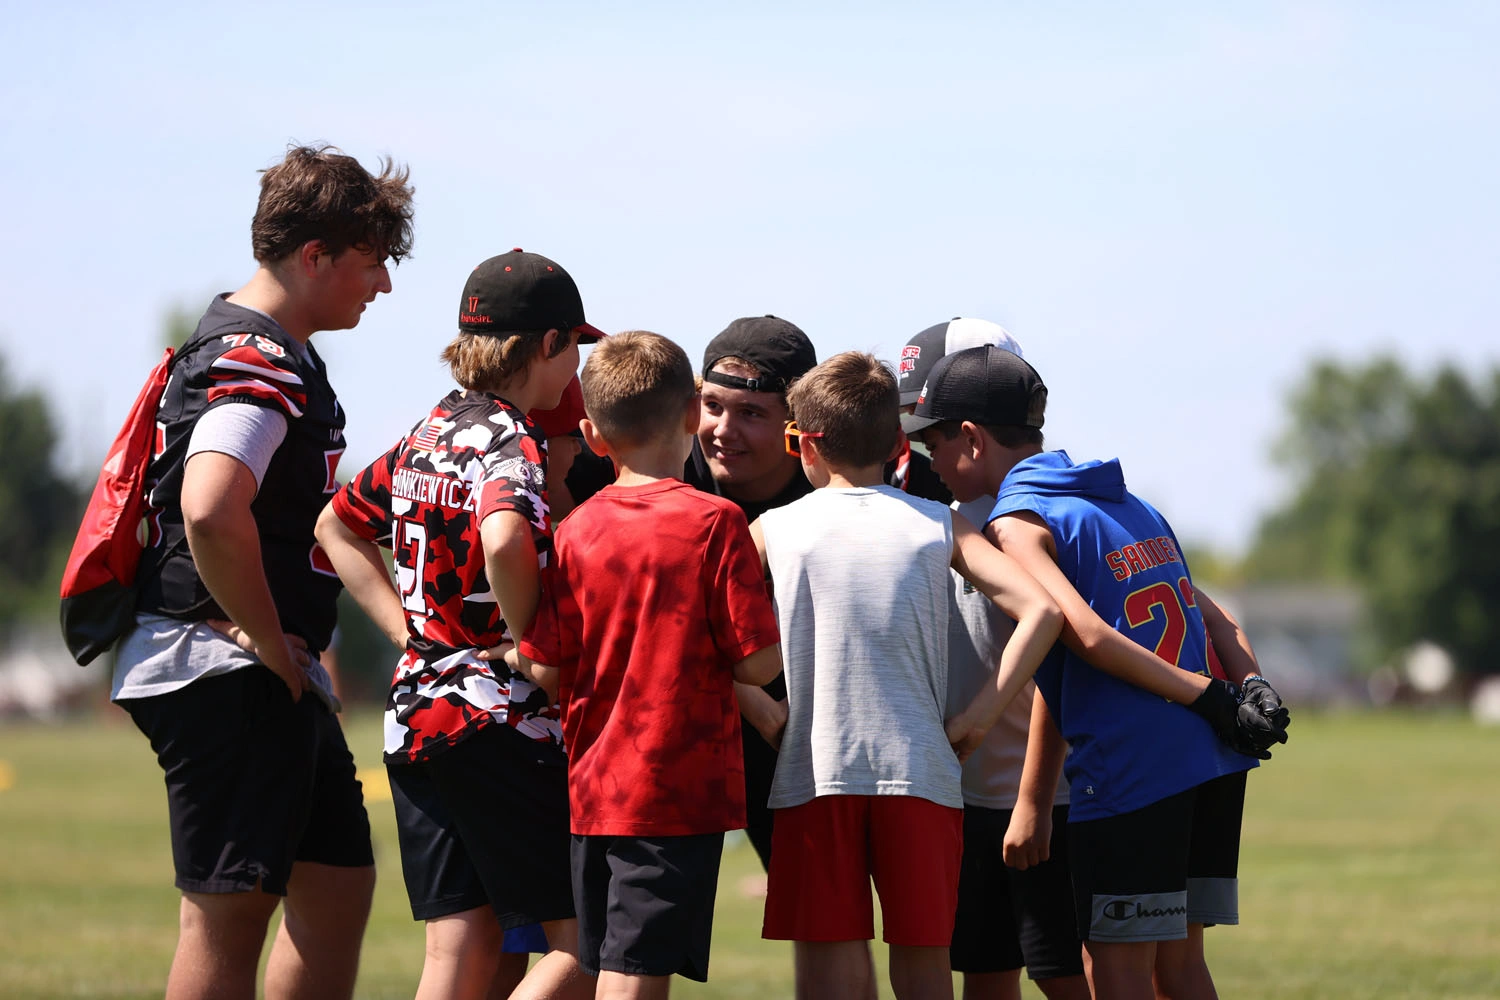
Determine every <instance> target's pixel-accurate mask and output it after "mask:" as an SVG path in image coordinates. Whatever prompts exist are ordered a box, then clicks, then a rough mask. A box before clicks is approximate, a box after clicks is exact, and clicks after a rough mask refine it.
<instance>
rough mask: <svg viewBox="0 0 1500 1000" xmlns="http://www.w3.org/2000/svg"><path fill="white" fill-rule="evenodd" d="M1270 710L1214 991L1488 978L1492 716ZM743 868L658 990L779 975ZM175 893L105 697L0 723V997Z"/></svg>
mask: <svg viewBox="0 0 1500 1000" xmlns="http://www.w3.org/2000/svg"><path fill="white" fill-rule="evenodd" d="M1292 732H1293V740H1292V743H1291V744H1290V745H1289V746H1288V747H1286V748H1284V749H1283V750H1282V751H1281V752H1280V754H1279V756H1278V758H1277V759H1276V760H1275V761H1272V762H1271V764H1270V765H1268V766H1267V767H1265V768H1264V769H1262V770H1261V771H1260V772H1259V773H1257V774H1256V775H1254V776H1252V778H1251V782H1250V797H1249V803H1248V806H1247V810H1246V820H1245V831H1244V832H1245V846H1244V850H1243V854H1242V859H1241V884H1240V893H1241V895H1240V905H1241V915H1242V920H1243V924H1242V926H1240V927H1237V928H1221V929H1217V930H1212V931H1210V932H1209V935H1208V937H1209V944H1208V947H1209V960H1210V965H1211V966H1212V968H1213V969H1214V973H1215V977H1216V979H1217V980H1218V983H1219V988H1220V993H1221V994H1222V995H1223V996H1224V997H1225V998H1233V997H1255V998H1269V997H1275V998H1277V1000H1287V998H1319V1000H1323V998H1331V997H1357V998H1398V997H1399V998H1412V1000H1416V998H1423V1000H1427V998H1438V997H1444V998H1468V1000H1481V998H1485V1000H1493V998H1496V997H1500V774H1497V771H1496V768H1497V765H1500V730H1496V729H1488V730H1485V729H1480V728H1478V727H1476V726H1474V725H1473V724H1471V723H1470V722H1469V721H1467V720H1466V719H1463V718H1461V717H1458V716H1405V715H1368V716H1331V717H1322V718H1319V717H1315V716H1312V715H1310V714H1308V713H1304V714H1302V715H1301V716H1299V717H1298V719H1297V721H1296V724H1295V725H1294V726H1293V729H1292ZM350 743H351V745H353V746H354V747H355V748H356V751H357V756H359V758H360V761H361V764H362V765H364V766H370V767H374V766H376V765H377V761H378V756H379V754H378V745H379V727H378V720H377V719H376V718H375V717H374V716H373V715H368V714H367V715H363V716H356V717H355V718H354V719H353V720H352V722H351V724H350ZM374 774H375V776H376V777H377V779H378V777H379V775H380V771H379V770H378V768H377V769H376V770H375V771H374ZM368 787H369V789H370V791H371V793H372V794H371V802H370V811H371V818H372V820H373V822H374V825H375V835H376V858H377V864H378V866H379V869H380V875H381V878H380V885H379V888H378V890H377V893H376V899H375V912H374V916H373V917H372V919H371V923H370V928H369V932H368V934H367V935H366V938H365V948H364V958H363V964H362V970H361V975H360V985H359V995H360V996H362V997H409V996H411V995H412V992H413V990H414V988H415V985H416V980H417V975H418V973H419V971H420V966H421V960H422V932H421V929H420V927H419V926H418V925H416V924H414V923H413V922H412V921H411V919H410V915H409V911H408V910H407V909H406V900H405V895H404V892H403V890H402V886H401V878H400V870H399V859H398V856H397V853H396V846H395V829H394V820H393V817H392V813H391V806H390V802H389V799H388V798H385V797H382V796H381V795H380V794H379V793H380V791H381V789H380V786H379V783H378V780H377V781H373V782H371V784H370V785H369V786H368ZM758 871H759V868H758V865H757V863H756V860H755V857H754V854H753V853H752V852H751V851H750V849H749V847H748V846H745V845H743V844H741V845H739V846H737V847H735V848H733V849H731V850H729V851H728V852H727V853H726V855H725V863H724V873H723V881H722V884H721V886H720V890H719V908H718V913H717V919H716V923H715V928H714V954H713V968H712V974H713V982H711V983H710V984H708V985H707V986H698V985H697V984H693V983H688V982H686V981H683V980H679V981H678V983H677V985H676V986H675V987H674V995H675V996H679V997H685V998H709V997H781V996H789V995H790V993H791V987H790V971H791V970H790V950H789V948H788V947H787V946H785V945H782V944H773V943H771V942H765V941H762V940H760V936H759V928H760V900H759V899H757V898H755V897H753V896H751V895H747V894H746V892H745V891H744V890H745V888H746V885H747V883H749V882H751V881H753V876H754V875H756V874H757V873H758ZM176 904H177V894H176V891H175V890H174V889H173V888H172V873H171V859H170V855H169V850H168V844H167V836H166V807H165V797H164V795H163V792H162V786H161V777H160V773H159V771H158V770H157V768H156V764H155V762H154V760H153V759H152V755H151V752H150V750H149V748H148V747H147V746H146V743H145V740H144V738H143V737H141V736H140V735H139V734H138V733H137V732H136V731H135V729H134V728H133V727H132V726H131V725H130V724H129V722H128V720H127V719H126V718H125V717H124V715H123V713H119V712H117V711H115V710H113V709H111V710H109V712H107V713H105V714H103V715H101V716H99V717H98V718H97V719H94V720H91V721H88V722H79V723H72V724H69V725H65V726H41V725H13V726H7V727H0V942H3V944H0V997H4V998H7V1000H10V998H16V1000H19V998H31V997H150V996H160V993H161V987H162V983H163V982H164V979H165V975H166V969H167V966H168V964H169V962H170V959H171V954H172V947H173V944H174V941H175V938H176V912H177V905H176ZM877 956H878V958H877V960H878V961H879V962H881V964H882V965H883V961H884V955H883V948H877ZM1027 995H1028V996H1029V997H1034V996H1040V994H1039V993H1037V992H1036V991H1034V990H1031V989H1029V988H1028V993H1027Z"/></svg>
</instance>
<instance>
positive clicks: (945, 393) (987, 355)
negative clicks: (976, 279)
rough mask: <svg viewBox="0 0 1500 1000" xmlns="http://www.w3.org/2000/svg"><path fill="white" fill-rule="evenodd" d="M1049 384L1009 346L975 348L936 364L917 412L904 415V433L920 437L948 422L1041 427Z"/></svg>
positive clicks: (923, 389) (951, 355)
mask: <svg viewBox="0 0 1500 1000" xmlns="http://www.w3.org/2000/svg"><path fill="white" fill-rule="evenodd" d="M1046 404H1047V386H1046V385H1045V384H1044V383H1043V382H1042V377H1041V376H1040V375H1038V374H1037V371H1036V369H1035V368H1033V367H1031V365H1029V364H1027V363H1026V362H1025V361H1024V360H1022V359H1021V358H1018V357H1017V356H1016V355H1014V354H1012V353H1011V352H1010V351H1007V350H1006V349H1005V348H1003V347H994V346H988V345H987V346H985V347H971V348H969V349H968V350H964V351H959V352H958V353H956V354H948V355H945V356H944V357H943V358H942V359H940V360H939V361H938V363H937V364H935V365H933V366H932V371H931V372H930V373H928V376H927V381H926V382H925V383H924V384H923V385H922V390H921V393H920V394H919V395H918V396H917V408H916V410H915V411H913V412H912V413H906V414H902V416H901V429H902V430H903V431H905V432H906V433H908V434H915V433H917V432H918V431H920V430H922V429H923V428H924V427H931V426H932V425H933V424H936V423H941V422H942V421H944V420H968V421H971V422H973V423H976V424H979V425H980V426H982V427H1040V426H1042V422H1043V419H1044V417H1043V412H1044V410H1045V408H1046Z"/></svg>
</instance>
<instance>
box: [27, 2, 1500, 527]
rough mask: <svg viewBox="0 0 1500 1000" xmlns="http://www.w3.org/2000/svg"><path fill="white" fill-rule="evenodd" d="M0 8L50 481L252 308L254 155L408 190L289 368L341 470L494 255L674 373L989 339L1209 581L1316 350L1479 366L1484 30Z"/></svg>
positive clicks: (807, 14)
mask: <svg viewBox="0 0 1500 1000" xmlns="http://www.w3.org/2000/svg"><path fill="white" fill-rule="evenodd" d="M0 8H3V9H0V14H3V22H4V23H5V25H6V27H5V28H4V30H3V31H0V149H3V150H4V152H5V155H4V157H3V158H0V189H3V190H5V191H6V192H8V194H9V201H10V205H9V206H8V209H7V211H6V213H5V227H4V228H5V232H6V234H7V236H8V238H7V239H5V240H3V241H0V345H3V347H0V349H3V353H4V356H5V359H6V362H7V366H8V368H9V371H10V373H11V377H12V378H13V379H16V380H19V381H21V382H23V383H27V384H34V385H40V386H43V387H44V388H45V389H46V390H47V391H48V393H49V394H50V395H51V397H52V398H53V400H54V401H55V403H56V406H57V410H58V412H59V414H60V415H61V416H62V418H63V424H64V434H65V441H66V444H67V446H68V450H69V454H70V456H72V457H71V458H70V460H69V464H70V466H71V467H73V468H75V469H79V470H83V469H84V468H85V467H87V466H90V465H96V463H97V461H98V459H99V457H100V456H101V455H102V451H103V449H104V446H105V444H106V443H107V441H108V438H109V437H110V436H111V435H112V434H113V432H114V430H115V428H116V426H117V424H118V422H119V420H120V419H121V417H122V416H123V414H124V410H125V408H126V407H127V406H128V404H129V401H130V400H131V399H132V398H133V397H134V394H135V391H136V389H137V388H138V386H139V382H140V380H141V378H142V376H143V375H144V373H145V371H146V369H147V368H148V367H149V365H150V363H151V362H152V361H153V360H154V358H155V356H156V354H157V353H158V352H159V341H160V329H161V325H162V320H163V316H164V314H165V313H166V312H167V311H168V310H170V309H172V308H174V307H180V308H183V309H185V310H188V311H191V312H193V313H194V314H196V313H197V312H199V311H201V309H202V307H203V304H204V303H205V302H206V300H207V298H208V297H209V296H210V295H211V294H212V293H214V292H216V291H220V290H226V289H230V288H234V287H237V286H238V285H240V284H242V283H243V282H244V280H245V279H246V278H247V277H248V276H249V275H250V273H251V271H252V270H253V268H254V262H253V261H252V260H251V257H250V252H249V221H250V216H251V214H252V213H253V212H254V207H255V197H256V193H257V188H256V181H257V175H256V170H257V169H259V168H261V167H264V166H268V165H270V164H271V163H273V162H275V161H276V160H277V159H279V158H280V156H281V154H282V152H283V151H284V150H285V147H286V145H287V143H288V141H291V140H296V141H302V142H311V141H317V140H325V141H330V142H333V143H335V144H337V145H339V146H341V147H343V148H344V149H345V150H346V151H348V152H350V153H352V154H354V155H356V156H359V157H360V158H361V159H362V160H364V161H365V162H366V163H367V164H368V163H373V162H374V159H375V158H376V157H377V156H379V155H381V154H390V155H392V156H394V157H396V158H397V159H399V160H401V161H403V162H405V163H407V164H409V165H410V167H411V172H412V180H413V183H414V184H415V186H416V188H417V243H416V252H415V256H414V257H413V258H412V259H411V260H409V261H408V262H406V263H405V264H403V265H402V266H401V267H400V269H399V270H397V271H396V272H395V274H394V276H393V280H394V284H395V291H394V293H393V294H392V295H390V296H387V297H383V298H382V299H381V300H380V301H378V302H377V303H375V304H374V305H372V306H371V307H370V308H369V310H368V311H367V312H366V313H365V318H364V320H363V322H362V323H361V324H360V326H359V327H358V328H357V329H356V330H353V331H345V332H331V333H325V334H320V335H319V336H318V337H317V338H316V339H315V340H314V344H315V345H316V346H317V347H318V348H319V350H320V351H321V352H322V353H323V354H324V356H325V357H326V358H328V359H329V362H330V366H331V367H332V370H333V377H334V384H335V386H336V387H337V388H338V390H339V392H340V396H341V397H342V398H343V400H344V402H345V405H346V407H347V409H348V411H349V413H350V428H349V435H348V437H349V441H350V450H349V453H348V455H347V456H346V459H345V461H346V463H348V465H347V466H346V468H345V470H344V471H345V472H346V473H347V472H349V471H352V470H353V468H355V467H356V466H355V463H363V462H365V461H368V460H369V459H371V458H373V457H374V456H375V455H376V454H377V453H378V452H379V451H380V450H382V449H383V448H384V447H386V446H387V445H388V444H389V443H390V442H391V441H392V440H394V439H395V437H396V436H398V435H399V434H400V433H401V432H402V431H404V430H405V428H406V427H407V426H408V425H409V424H410V423H411V422H412V420H414V419H415V418H416V417H417V416H418V415H419V414H420V413H421V412H422V411H424V410H425V408H426V407H427V406H428V405H429V404H430V403H431V402H432V401H433V400H434V399H436V398H437V396H439V395H441V394H442V393H443V392H444V391H446V388H447V386H448V381H447V376H446V372H445V371H444V370H443V369H442V368H441V367H440V366H439V365H438V363H437V361H436V357H437V353H438V351H439V350H441V348H442V346H443V344H444V343H446V341H447V339H448V338H449V336H450V335H451V334H452V332H453V330H454V324H455V322H456V309H457V304H458V297H459V291H460V289H461V287H462V284H463V280H464V277H465V275H466V274H467V273H468V271H469V269H470V268H472V267H473V265H474V264H476V263H478V262H479V261H480V260H482V259H483V258H485V257H487V256H490V255H491V254H494V253H498V252H501V251H503V250H507V249H509V248H510V247H512V246H523V247H525V248H526V249H529V250H535V251H538V252H541V253H545V254H547V255H548V256H551V257H553V258H555V259H556V260H558V261H559V262H561V263H562V264H563V265H564V266H565V267H566V268H567V269H568V270H569V271H570V272H571V273H572V274H573V276H574V278H575V279H577V281H578V283H579V286H580V288H581V289H582V292H583V298H584V304H585V306H586V309H587V311H588V314H589V319H590V320H591V321H592V322H594V323H595V324H596V325H598V326H601V327H603V328H604V329H606V330H621V329H628V328H646V329H652V330H656V331H658V332H660V333H663V334H666V335H667V336H670V337H672V338H673V339H675V340H677V341H678V342H680V343H681V344H683V346H684V347H686V348H687V349H688V352H689V354H690V356H692V357H694V358H695V359H696V358H697V357H699V356H700V355H701V351H702V348H703V346H704V345H705V344H706V343H707V341H708V339H709V338H710V337H712V336H713V335H714V334H715V333H717V332H718V331H719V330H720V329H722V328H723V327H724V326H725V325H726V324H727V323H728V321H729V320H731V319H733V318H735V317H736V316H741V315H747V314H759V313H766V312H772V313H776V314H777V315H781V316H785V317H787V318H789V319H791V320H793V321H794V322H796V323H798V324H799V325H800V326H802V328H803V329H805V330H806V331H807V332H808V334H809V335H810V336H811V337H812V339H813V342H814V343H815V344H816V345H817V347H818V351H819V356H820V357H826V356H827V355H829V354H832V353H834V352H836V351H839V350H844V349H848V348H860V349H867V350H874V351H875V352H876V353H877V354H879V355H880V356H882V357H885V358H887V359H890V358H894V357H895V355H896V354H897V352H898V350H899V347H900V345H901V344H903V343H904V342H905V341H906V339H907V338H908V337H910V336H911V335H913V334H915V333H916V332H917V331H918V330H920V329H922V328H924V327H926V326H929V325H931V324H933V323H936V322H939V321H942V320H945V319H947V318H949V317H951V316H955V315H974V316H981V317H984V318H987V319H993V320H996V321H998V322H1000V323H1002V324H1004V325H1005V326H1007V327H1008V328H1009V329H1010V330H1011V331H1012V332H1013V333H1014V334H1015V335H1016V336H1017V338H1018V339H1019V340H1020V341H1021V343H1022V344H1023V345H1024V346H1025V348H1026V352H1027V357H1028V359H1030V360H1031V361H1032V362H1033V364H1035V365H1036V367H1037V368H1038V370H1039V371H1040V372H1041V373H1042V375H1043V377H1044V378H1045V379H1046V381H1047V383H1048V386H1049V388H1050V410H1051V412H1050V413H1049V416H1048V422H1047V433H1048V441H1049V444H1050V445H1052V446H1056V447H1065V448H1067V449H1068V450H1069V451H1070V452H1071V453H1072V454H1073V455H1074V457H1075V458H1082V457H1109V456H1119V457H1120V459H1121V460H1122V462H1123V464H1124V468H1125V474H1126V478H1127V482H1128V483H1129V484H1130V485H1131V487H1132V488H1133V489H1135V490H1136V491H1137V492H1139V493H1141V494H1142V495H1144V496H1146V497H1147V498H1149V499H1151V500H1152V501H1154V502H1155V503H1156V504H1157V505H1158V506H1159V507H1161V508H1162V509H1163V510H1164V511H1165V513H1166V514H1167V516H1168V517H1169V519H1170V520H1171V521H1172V522H1173V524H1174V526H1176V528H1177V529H1178V532H1179V534H1180V535H1181V536H1182V537H1183V538H1184V539H1186V540H1193V541H1200V542H1207V543H1209V544H1212V545H1215V546H1218V547H1220V548H1224V549H1228V550H1231V551H1234V550H1239V549H1241V548H1243V546H1244V545H1245V544H1247V542H1248V540H1249V538H1250V537H1251V534H1252V532H1253V530H1254V526H1255V523H1256V521H1257V518H1258V517H1259V515H1260V514H1261V513H1263V512H1264V511H1265V510H1267V509H1268V508H1269V507H1270V506H1272V505H1273V504H1275V503H1276V502H1277V501H1278V500H1279V499H1281V498H1282V497H1283V496H1284V495H1285V490H1286V483H1285V482H1284V481H1283V480H1282V479H1281V478H1280V476H1279V475H1278V473H1277V472H1276V470H1275V468H1274V466H1273V464H1272V463H1271V460H1270V450H1271V446H1272V444H1273V442H1274V440H1275V438H1276V436H1277V434H1278V432H1279V431H1280V430H1281V429H1282V427H1283V426H1284V424H1283V420H1284V400H1285V396H1286V393H1287V392H1288V390H1289V389H1290V388H1291V387H1292V386H1293V385H1294V384H1295V382H1296V380H1297V378H1298V376H1299V375H1300V374H1301V372H1302V371H1303V370H1304V369H1305V367H1306V365H1307V364H1308V362H1309V360H1310V359H1312V358H1313V357H1316V356H1319V355H1325V354H1332V355H1334V356H1336V357H1339V358H1341V359H1344V360H1348V361H1358V360H1361V359H1363V358H1366V357H1368V356H1370V355H1371V354H1373V353H1374V352H1376V351H1380V350H1391V351H1395V352H1397V353H1398V354H1399V355H1400V356H1401V357H1402V358H1404V359H1405V360H1406V361H1408V362H1409V363H1410V364H1412V365H1413V366H1415V367H1417V368H1419V369H1426V368H1430V367H1431V366H1432V365H1434V364H1436V363H1437V362H1439V361H1444V360H1447V361H1455V362H1457V363H1460V364H1462V365H1464V366H1465V367H1467V368H1471V369H1479V368H1487V367H1489V366H1491V365H1494V364H1496V363H1497V361H1500V326H1497V322H1496V319H1495V317H1496V316H1497V315H1500V281H1497V280H1496V276H1497V274H1500V266H1497V265H1500V252H1497V249H1496V246H1497V243H1496V237H1497V234H1500V170H1497V159H1500V155H1497V154H1500V138H1497V137H1500V69H1497V60H1496V59H1495V52H1496V51H1497V50H1500V7H1495V6H1493V5H1485V4H1472V5H1465V4H1445V3H1433V4H1423V5H1414V4H1412V5H1399V6H1398V5H1386V4H1361V5H1355V4H1339V3H1315V2H1314V3H1296V4H1277V3H1267V4H1254V5H1249V4H1242V5H1233V6H1232V7H1230V6H1217V5H1216V6H1215V7H1214V8H1213V9H1209V7H1207V6H1205V5H1195V4H1186V3H1183V4H1165V5H1153V4H1138V5H1132V6H1131V8H1130V9H1129V11H1128V12H1127V11H1125V10H1124V9H1123V8H1122V7H1121V6H1120V5H1105V4H974V5H961V4H941V3H938V4H932V5H929V6H927V7H922V8H918V7H916V6H914V5H901V6H894V5H883V4H853V3H842V4H819V3H816V2H808V3H802V4H762V5H757V6H756V8H755V11H754V13H751V12H750V11H749V10H748V9H747V8H746V6H745V5H735V6H730V5H722V6H721V5H707V4H675V5H667V4H651V3H641V4H636V5H633V6H631V7H630V8H629V9H628V10H624V9H622V8H620V7H616V6H613V5H611V6H604V5H591V4H548V5H526V6H525V7H521V6H520V5H515V4H507V3H498V4H487V5H480V4H473V5H454V4H444V3H429V4H425V5H423V6H421V7H420V8H417V7H416V6H414V5H404V4H403V5H397V4H380V3H365V4H358V5H353V4H345V3H341V2H329V3H324V4H320V5H317V6H315V7H314V6H311V5H301V4H279V3H265V4H258V5H249V4H239V5H233V6H223V7H221V6H219V5H199V4H195V5H187V4H182V5H168V4H150V3H145V4H139V5H129V6H125V7H121V6H119V5H103V4H74V5H68V6H66V7H64V6H63V5H50V6H47V7H45V8H44V7H42V6H41V5H36V4H20V3H17V2H16V0H0Z"/></svg>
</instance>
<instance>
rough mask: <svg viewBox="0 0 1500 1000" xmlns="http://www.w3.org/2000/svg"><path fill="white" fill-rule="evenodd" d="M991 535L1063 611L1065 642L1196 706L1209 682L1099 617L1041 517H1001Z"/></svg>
mask: <svg viewBox="0 0 1500 1000" xmlns="http://www.w3.org/2000/svg"><path fill="white" fill-rule="evenodd" d="M985 535H986V537H988V538H989V540H990V541H991V542H993V543H994V544H996V545H997V546H999V547H1000V549H1001V551H1003V552H1005V553H1006V554H1007V555H1009V556H1011V557H1012V558H1014V559H1015V560H1016V562H1018V563H1020V564H1021V565H1022V566H1023V567H1025V569H1026V571H1027V572H1029V573H1030V574H1031V575H1032V576H1034V577H1036V579H1037V582H1038V583H1040V584H1041V585H1042V586H1043V587H1045V588H1046V590H1047V593H1049V594H1051V595H1052V598H1053V600H1055V601H1056V602H1057V604H1058V607H1060V608H1062V613H1063V617H1064V618H1065V619H1066V624H1065V625H1064V626H1063V633H1062V641H1063V644H1064V645H1066V646H1067V647H1068V648H1069V649H1071V650H1072V651H1073V652H1075V653H1077V654H1078V655H1079V656H1081V657H1083V659H1084V660H1085V661H1086V662H1087V663H1088V664H1089V665H1090V666H1092V667H1095V668H1097V669H1099V670H1102V671H1104V672H1105V673H1107V674H1109V675H1111V676H1113V677H1118V678H1119V679H1120V680H1122V681H1125V682H1126V683H1128V684H1133V685H1135V686H1136V687H1139V688H1144V689H1145V690H1147V691H1150V692H1151V693H1152V694H1156V695H1160V696H1161V697H1163V698H1166V699H1167V700H1169V701H1175V702H1180V703H1181V704H1184V705H1190V704H1192V703H1193V701H1194V700H1195V699H1196V698H1197V697H1198V696H1199V695H1200V694H1202V693H1203V690H1204V688H1205V687H1207V681H1208V678H1207V677H1204V676H1203V675H1201V674H1192V673H1189V672H1187V671H1186V670H1180V669H1178V668H1177V667H1174V666H1172V665H1171V664H1170V663H1168V662H1167V661H1165V660H1163V659H1162V658H1161V657H1159V656H1157V655H1156V654H1155V653H1153V652H1151V651H1150V650H1148V649H1146V648H1145V647H1144V646H1141V645H1139V644H1137V643H1135V642H1132V641H1131V640H1130V639H1129V638H1128V637H1127V636H1125V635H1123V634H1122V633H1120V632H1119V631H1118V630H1116V629H1115V628H1114V626H1112V625H1110V624H1109V623H1108V622H1106V621H1105V620H1104V619H1102V618H1100V617H1099V615H1098V614H1096V613H1095V611H1094V609H1093V608H1091V607H1090V606H1089V604H1088V601H1086V600H1085V599H1084V598H1083V595H1081V594H1080V593H1079V592H1078V590H1077V589H1076V588H1075V587H1074V586H1073V583H1072V581H1070V580H1069V579H1068V578H1067V577H1066V576H1065V575H1063V571H1062V569H1061V568H1060V567H1059V566H1058V565H1057V553H1056V549H1055V548H1054V542H1053V540H1052V532H1051V531H1049V530H1048V529H1047V526H1046V524H1045V523H1043V521H1042V520H1041V518H1039V517H1037V516H1036V515H1035V514H1032V513H1030V512H1029V511H1018V512H1016V513H1012V514H1004V515H1001V516H1000V517H997V518H995V519H994V520H993V521H991V522H990V523H989V525H988V526H987V527H986V528H985Z"/></svg>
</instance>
